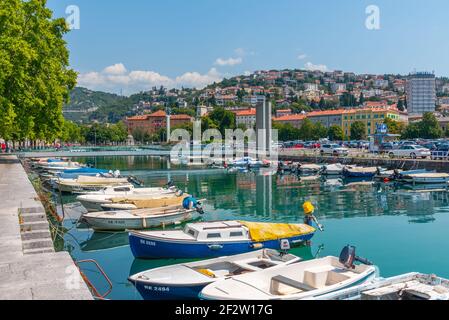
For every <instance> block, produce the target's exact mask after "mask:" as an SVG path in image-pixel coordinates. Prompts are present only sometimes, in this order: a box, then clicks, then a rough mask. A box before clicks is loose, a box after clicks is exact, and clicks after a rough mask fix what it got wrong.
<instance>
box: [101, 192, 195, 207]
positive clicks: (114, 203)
mask: <svg viewBox="0 0 449 320" xmlns="http://www.w3.org/2000/svg"><path fill="white" fill-rule="evenodd" d="M190 198H191V196H190V195H188V194H178V193H172V194H153V195H134V196H122V197H111V198H110V199H109V203H103V204H99V206H100V207H101V208H102V209H101V211H111V210H136V209H151V208H163V207H170V206H181V205H182V204H183V203H184V201H185V200H186V199H190Z"/></svg>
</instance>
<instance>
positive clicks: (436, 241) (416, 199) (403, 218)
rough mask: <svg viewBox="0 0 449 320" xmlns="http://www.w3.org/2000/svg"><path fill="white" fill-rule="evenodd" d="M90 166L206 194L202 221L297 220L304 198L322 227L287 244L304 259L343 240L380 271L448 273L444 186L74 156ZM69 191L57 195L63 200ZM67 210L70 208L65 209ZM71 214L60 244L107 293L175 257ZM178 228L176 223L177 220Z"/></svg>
mask: <svg viewBox="0 0 449 320" xmlns="http://www.w3.org/2000/svg"><path fill="white" fill-rule="evenodd" d="M78 161H81V162H83V163H92V164H94V165H96V167H97V168H105V169H111V170H116V169H119V170H121V171H122V173H123V174H125V175H134V176H136V177H137V178H138V179H140V180H142V181H144V182H145V185H146V186H163V185H165V184H166V183H167V182H168V181H173V182H174V183H175V184H176V185H177V186H178V187H179V188H180V189H182V190H184V191H185V192H188V193H190V194H193V195H194V196H196V197H197V198H201V199H203V198H204V199H207V201H206V202H205V205H204V208H205V212H206V214H205V215H204V216H203V217H202V218H201V219H203V220H206V221H207V220H226V219H239V220H248V221H266V222H285V223H302V220H303V210H302V204H303V203H304V202H305V201H312V202H313V203H314V204H315V205H316V208H317V211H316V216H317V217H318V219H319V220H320V222H321V223H322V224H323V225H324V226H325V230H324V232H317V234H316V235H315V237H314V238H313V241H312V245H311V246H310V247H301V248H295V249H293V250H292V253H293V254H296V255H299V256H302V257H303V258H305V259H313V258H314V257H324V256H327V255H337V256H338V255H339V253H340V251H341V249H342V248H343V247H344V246H345V245H347V244H351V245H354V246H356V247H357V254H358V255H359V256H362V257H365V258H367V259H369V260H371V261H373V262H374V263H375V264H376V265H377V266H378V267H379V269H380V273H381V275H382V276H384V277H389V276H393V275H397V274H402V273H407V272H413V271H418V272H423V273H435V274H438V275H440V276H442V277H447V278H449V193H448V192H447V190H445V189H444V188H441V187H440V186H433V187H432V190H419V189H416V188H409V189H407V188H397V187H394V186H386V185H382V184H372V183H369V182H368V183H367V182H361V181H344V182H343V183H342V181H340V180H338V179H330V180H327V181H320V180H318V181H313V180H308V179H305V180H304V179H303V180H300V179H298V178H297V177H294V176H290V175H285V176H277V175H269V174H268V172H227V171H225V170H220V169H217V170H216V169H211V170H206V169H195V168H186V167H180V166H174V165H170V163H169V162H168V161H167V159H166V158H159V157H107V158H84V159H78ZM73 200H74V197H64V203H69V202H73ZM67 212H71V211H70V210H67ZM76 221H77V217H76V216H75V215H70V214H67V215H66V220H65V222H64V227H65V228H66V233H65V236H64V244H63V246H64V250H67V251H69V252H70V254H71V255H72V256H73V258H74V259H75V260H84V259H94V260H96V261H97V262H98V263H99V264H100V265H101V266H102V267H103V269H104V270H105V272H106V274H107V275H108V276H109V278H110V279H111V281H112V283H113V289H112V292H111V293H110V294H109V295H108V297H107V298H109V299H120V300H123V299H141V297H140V295H139V293H138V292H137V291H136V290H135V289H134V287H133V286H132V285H131V284H130V283H129V282H128V281H127V278H128V277H129V276H130V275H132V274H134V273H137V272H140V271H143V270H146V269H151V268H156V267H160V266H165V265H170V264H175V263H179V262H183V261H179V260H151V261H144V260H135V259H134V257H133V255H132V253H131V250H130V248H129V246H128V234H127V233H94V232H93V231H92V230H89V229H83V228H78V227H77V224H76ZM180 227H182V226H180ZM82 268H83V271H84V272H85V274H86V275H87V276H88V277H89V279H90V280H91V281H92V283H93V284H94V285H95V286H96V288H97V289H98V291H99V292H100V293H103V292H106V291H107V290H108V285H107V282H106V281H105V280H104V278H103V277H102V276H101V274H100V273H99V272H98V271H97V270H96V269H95V267H93V266H92V265H89V264H85V265H82Z"/></svg>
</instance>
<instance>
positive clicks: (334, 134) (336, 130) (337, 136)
mask: <svg viewBox="0 0 449 320" xmlns="http://www.w3.org/2000/svg"><path fill="white" fill-rule="evenodd" d="M328 137H329V139H330V140H331V141H343V140H344V139H345V134H344V132H343V129H342V128H341V127H340V126H337V125H333V126H331V127H330V128H329V130H328Z"/></svg>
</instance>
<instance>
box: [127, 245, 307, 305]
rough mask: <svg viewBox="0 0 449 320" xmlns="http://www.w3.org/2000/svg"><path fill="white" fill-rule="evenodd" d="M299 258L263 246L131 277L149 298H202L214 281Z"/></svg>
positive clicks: (152, 270) (299, 259)
mask: <svg viewBox="0 0 449 320" xmlns="http://www.w3.org/2000/svg"><path fill="white" fill-rule="evenodd" d="M299 261H301V258H299V257H297V256H294V255H292V254H284V253H281V252H278V251H276V250H271V249H263V250H258V251H253V252H249V253H244V254H239V255H234V256H230V257H220V258H215V259H210V260H203V261H198V262H190V263H181V264H176V265H172V266H167V267H161V268H156V269H151V270H147V271H143V272H140V273H137V274H135V275H132V276H130V277H129V278H128V280H129V281H130V282H132V283H133V284H134V285H135V286H136V288H137V290H138V291H139V293H140V295H141V296H142V298H144V299H145V300H161V299H164V300H165V299H198V294H199V293H200V292H201V290H202V289H203V288H204V287H206V286H207V285H209V284H211V283H213V282H216V281H219V280H222V279H225V278H230V277H234V276H238V275H241V274H247V273H252V272H258V271H262V270H266V269H271V268H276V267H280V266H286V265H289V264H292V263H296V262H299Z"/></svg>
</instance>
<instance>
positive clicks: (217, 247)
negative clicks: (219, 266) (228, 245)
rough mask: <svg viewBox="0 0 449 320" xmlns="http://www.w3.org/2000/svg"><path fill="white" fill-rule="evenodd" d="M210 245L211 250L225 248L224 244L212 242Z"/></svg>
mask: <svg viewBox="0 0 449 320" xmlns="http://www.w3.org/2000/svg"><path fill="white" fill-rule="evenodd" d="M208 247H209V249H211V250H221V249H223V246H222V245H221V244H211V245H209V246H208Z"/></svg>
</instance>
